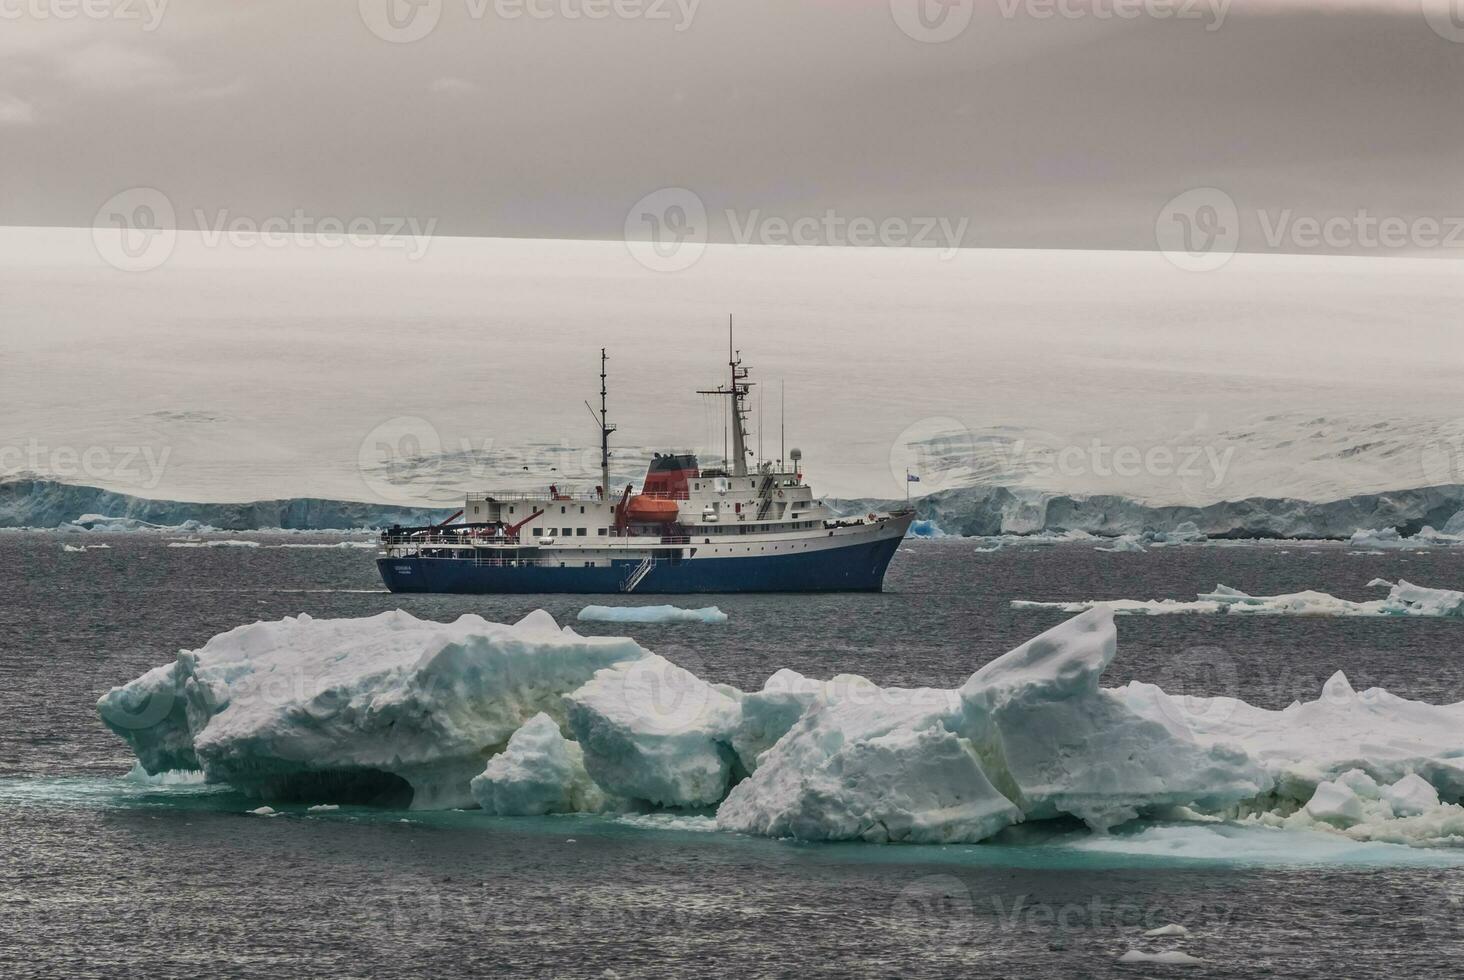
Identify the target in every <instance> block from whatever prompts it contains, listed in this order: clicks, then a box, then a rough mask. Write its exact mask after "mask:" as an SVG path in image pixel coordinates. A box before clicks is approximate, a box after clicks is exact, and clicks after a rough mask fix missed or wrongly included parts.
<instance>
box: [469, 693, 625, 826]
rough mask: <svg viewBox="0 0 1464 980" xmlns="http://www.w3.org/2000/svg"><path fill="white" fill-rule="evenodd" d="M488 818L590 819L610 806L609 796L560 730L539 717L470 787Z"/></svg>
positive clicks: (542, 715)
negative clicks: (587, 815) (584, 815)
mask: <svg viewBox="0 0 1464 980" xmlns="http://www.w3.org/2000/svg"><path fill="white" fill-rule="evenodd" d="M471 789H472V792H473V799H475V800H477V801H478V806H479V807H481V808H482V809H483V811H484V812H485V813H492V814H497V815H498V816H503V817H533V816H540V815H542V814H546V813H591V812H594V811H596V810H604V809H606V808H607V806H608V801H607V800H606V797H605V794H604V793H603V792H602V791H601V790H600V787H599V786H597V785H595V783H594V782H593V781H592V780H591V779H590V776H589V773H587V772H586V771H585V754H584V752H583V751H582V750H581V749H580V747H579V746H578V745H576V744H575V743H573V742H571V741H570V740H569V739H567V738H565V737H564V735H563V734H561V733H560V731H559V725H558V724H557V723H556V722H555V721H554V719H553V718H550V717H549V716H548V715H547V714H545V713H544V712H542V711H541V712H539V713H538V714H537V715H535V716H534V717H532V718H530V719H529V720H528V721H526V722H524V725H523V727H522V728H520V729H519V730H518V731H516V732H514V733H513V736H512V737H511V738H510V739H509V740H508V747H507V748H505V749H504V750H503V751H502V752H500V753H498V754H497V755H495V756H494V757H493V758H492V759H490V760H488V768H486V769H484V770H483V772H482V774H481V775H478V776H475V777H474V778H473V781H472V783H471Z"/></svg>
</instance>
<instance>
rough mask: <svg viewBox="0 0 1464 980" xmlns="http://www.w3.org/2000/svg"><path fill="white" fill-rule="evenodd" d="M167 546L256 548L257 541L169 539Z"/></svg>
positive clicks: (236, 539)
mask: <svg viewBox="0 0 1464 980" xmlns="http://www.w3.org/2000/svg"><path fill="white" fill-rule="evenodd" d="M168 547H169V548H258V547H260V544H259V542H258V541H246V540H244V539H242V538H216V539H214V540H212V541H169V542H168Z"/></svg>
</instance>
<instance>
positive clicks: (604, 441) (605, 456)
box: [585, 347, 615, 500]
mask: <svg viewBox="0 0 1464 980" xmlns="http://www.w3.org/2000/svg"><path fill="white" fill-rule="evenodd" d="M608 359H609V358H608V357H607V356H606V354H605V348H603V347H601V348H600V414H599V416H598V417H596V416H595V410H594V409H593V408H590V403H589V402H585V408H589V409H590V416H591V417H592V418H594V419H595V421H596V422H597V423H599V426H600V499H601V500H608V499H609V497H610V433H612V432H614V431H615V426H613V425H611V424H610V422H609V414H610V409H609V404H608V402H607V400H606V391H605V362H606V361H607V360H608Z"/></svg>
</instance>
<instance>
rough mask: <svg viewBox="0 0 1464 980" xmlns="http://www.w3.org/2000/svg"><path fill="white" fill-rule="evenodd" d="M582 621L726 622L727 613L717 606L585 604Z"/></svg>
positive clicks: (580, 615) (581, 616)
mask: <svg viewBox="0 0 1464 980" xmlns="http://www.w3.org/2000/svg"><path fill="white" fill-rule="evenodd" d="M578 618H579V620H580V621H581V622H594V623H725V622H726V621H727V614H726V613H724V612H722V610H720V609H718V608H717V607H716V606H707V607H705V608H702V609H682V608H680V607H679V606H585V608H583V609H581V610H580V612H579V617H578Z"/></svg>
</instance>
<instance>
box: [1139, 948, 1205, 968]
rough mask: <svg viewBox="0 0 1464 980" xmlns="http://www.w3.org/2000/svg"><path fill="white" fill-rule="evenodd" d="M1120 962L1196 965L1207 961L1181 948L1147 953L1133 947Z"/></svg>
mask: <svg viewBox="0 0 1464 980" xmlns="http://www.w3.org/2000/svg"><path fill="white" fill-rule="evenodd" d="M1118 962H1120V963H1153V964H1155V965H1157V966H1195V965H1197V964H1200V963H1204V962H1205V961H1204V960H1202V959H1200V958H1199V957H1198V956H1194V955H1192V954H1190V953H1186V952H1185V951H1184V950H1180V949H1168V950H1165V951H1163V952H1161V953H1146V952H1144V951H1143V950H1140V949H1131V950H1129V951H1128V952H1127V953H1124V954H1123V955H1122V956H1120V957H1119V958H1118Z"/></svg>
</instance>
